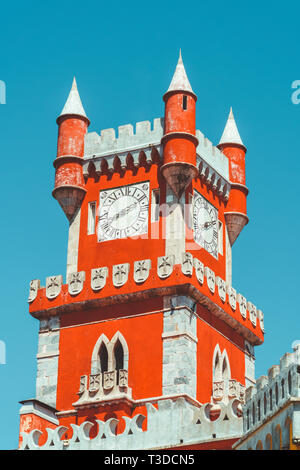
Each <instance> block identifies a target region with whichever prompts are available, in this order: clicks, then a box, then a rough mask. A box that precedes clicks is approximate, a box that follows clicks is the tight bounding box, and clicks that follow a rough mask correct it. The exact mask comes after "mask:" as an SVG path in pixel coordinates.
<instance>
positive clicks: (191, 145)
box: [161, 51, 198, 197]
mask: <svg viewBox="0 0 300 470" xmlns="http://www.w3.org/2000/svg"><path fill="white" fill-rule="evenodd" d="M163 99H164V101H165V131H164V136H163V138H162V144H163V166H162V168H161V171H162V174H163V176H164V177H165V179H166V181H167V183H168V184H169V186H170V187H171V188H172V190H173V191H174V193H175V194H176V196H178V197H180V196H181V195H182V193H183V191H184V190H185V189H186V188H187V187H188V185H189V184H190V183H191V181H192V179H193V178H194V177H195V176H196V175H197V173H198V170H197V167H196V147H197V144H198V139H197V138H196V136H195V132H196V101H197V97H196V95H195V93H194V92H193V90H192V87H191V85H190V83H189V80H188V78H187V75H186V72H185V68H184V65H183V62H182V57H181V51H180V55H179V60H178V63H177V67H176V70H175V74H174V76H173V79H172V82H171V84H170V86H169V89H168V91H167V92H166V93H165V94H164V97H163Z"/></svg>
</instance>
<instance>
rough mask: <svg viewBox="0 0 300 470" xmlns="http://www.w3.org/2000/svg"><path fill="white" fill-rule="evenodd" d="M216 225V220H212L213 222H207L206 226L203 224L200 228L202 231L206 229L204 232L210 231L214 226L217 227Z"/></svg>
mask: <svg viewBox="0 0 300 470" xmlns="http://www.w3.org/2000/svg"><path fill="white" fill-rule="evenodd" d="M215 224H216V221H215V220H212V221H211V222H205V223H204V224H202V225H201V226H200V228H201V230H202V229H204V230H208V229H209V228H210V227H211V226H212V225H215Z"/></svg>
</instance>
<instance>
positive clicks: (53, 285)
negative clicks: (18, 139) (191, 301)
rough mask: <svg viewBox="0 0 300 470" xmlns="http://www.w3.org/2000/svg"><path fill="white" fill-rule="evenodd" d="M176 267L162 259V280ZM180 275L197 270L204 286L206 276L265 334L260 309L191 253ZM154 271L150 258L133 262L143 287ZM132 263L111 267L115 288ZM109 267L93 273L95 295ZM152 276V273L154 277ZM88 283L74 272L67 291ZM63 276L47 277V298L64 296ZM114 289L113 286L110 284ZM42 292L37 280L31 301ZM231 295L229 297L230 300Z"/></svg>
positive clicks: (221, 295) (125, 278) (212, 288)
mask: <svg viewBox="0 0 300 470" xmlns="http://www.w3.org/2000/svg"><path fill="white" fill-rule="evenodd" d="M174 265H175V256H174V255H169V256H161V257H158V258H157V275H158V277H159V278H160V279H166V278H168V277H169V276H170V275H171V274H172V272H173V270H174ZM179 267H181V272H182V273H183V274H184V275H185V276H192V275H193V270H194V268H195V274H196V278H197V280H198V282H199V284H201V285H203V283H204V277H206V281H207V286H208V289H209V291H210V292H211V293H212V294H214V293H215V291H216V290H217V295H218V296H219V298H220V299H221V300H222V302H223V303H224V304H225V303H228V304H229V305H230V307H231V309H232V310H233V311H236V309H237V304H238V310H237V311H238V312H239V313H240V315H241V316H242V318H244V319H246V318H247V314H248V312H249V319H250V321H251V323H252V325H253V326H254V327H255V326H256V324H257V317H258V318H259V324H260V329H261V331H262V332H263V333H264V317H263V313H262V312H261V310H257V308H256V307H255V305H254V304H252V303H251V302H247V300H246V298H245V297H244V296H243V295H241V294H237V292H236V290H235V289H234V288H233V287H232V286H226V283H225V281H224V280H223V279H222V278H221V277H219V276H216V275H215V273H214V271H213V270H212V269H210V268H209V267H208V266H204V264H203V263H202V262H201V261H200V260H199V259H197V258H194V257H193V255H192V254H191V253H189V252H186V253H182V255H181V263H180V264H179ZM151 269H152V261H151V259H145V260H138V261H135V262H134V265H133V280H134V282H135V283H136V284H142V283H143V282H145V281H147V279H149V276H150V271H151ZM129 271H130V264H129V263H122V264H118V265H114V266H113V268H112V285H113V286H114V287H117V288H118V287H121V286H124V285H125V284H126V283H127V282H128V279H129ZM108 276H109V268H108V267H106V266H104V267H99V268H94V269H92V270H91V284H90V285H91V288H92V290H93V291H94V292H98V291H101V290H102V289H104V288H105V287H106V286H107V284H108V282H107V281H108ZM152 276H153V274H152ZM84 281H85V272H84V271H81V272H74V273H69V274H68V276H67V283H68V292H69V294H70V295H72V296H76V295H78V294H79V293H80V292H81V291H82V290H83V287H84ZM62 284H63V280H62V276H60V275H58V276H49V277H47V278H46V289H45V291H46V297H47V298H48V299H49V300H51V299H54V298H56V297H58V296H59V295H60V294H61V293H62ZM109 286H111V283H109ZM39 289H40V281H39V280H38V279H35V280H33V281H31V283H30V292H29V298H28V302H33V301H34V300H35V299H36V297H37V294H38V290H39ZM227 294H228V298H227Z"/></svg>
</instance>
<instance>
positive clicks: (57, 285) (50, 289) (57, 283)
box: [46, 276, 63, 299]
mask: <svg viewBox="0 0 300 470" xmlns="http://www.w3.org/2000/svg"><path fill="white" fill-rule="evenodd" d="M62 282H63V280H62V276H50V277H47V278H46V297H47V298H48V299H55V297H57V296H58V295H59V294H60V291H61V286H62Z"/></svg>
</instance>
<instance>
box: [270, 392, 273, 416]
mask: <svg viewBox="0 0 300 470" xmlns="http://www.w3.org/2000/svg"><path fill="white" fill-rule="evenodd" d="M272 410H273V393H272V390H270V411H272Z"/></svg>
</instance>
